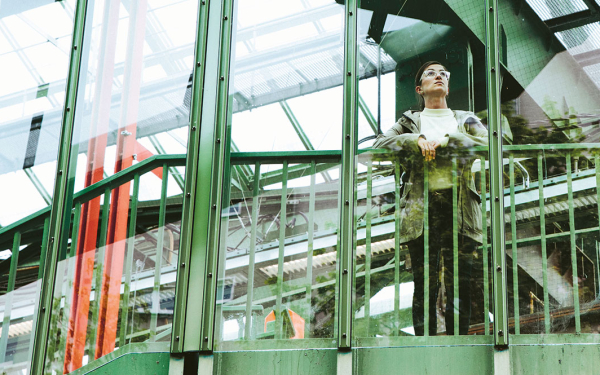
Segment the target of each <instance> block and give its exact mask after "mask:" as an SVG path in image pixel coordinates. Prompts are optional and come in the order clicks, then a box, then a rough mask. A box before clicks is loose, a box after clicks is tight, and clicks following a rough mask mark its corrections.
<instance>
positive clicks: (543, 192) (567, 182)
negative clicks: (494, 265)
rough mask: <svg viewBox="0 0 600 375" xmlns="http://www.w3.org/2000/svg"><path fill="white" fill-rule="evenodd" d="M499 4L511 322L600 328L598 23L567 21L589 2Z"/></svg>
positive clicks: (536, 327)
mask: <svg viewBox="0 0 600 375" xmlns="http://www.w3.org/2000/svg"><path fill="white" fill-rule="evenodd" d="M500 5H501V9H500V13H499V17H500V22H501V23H502V25H503V35H502V37H503V40H504V45H505V49H504V52H503V54H502V58H503V64H504V66H505V67H506V69H505V70H503V87H502V98H501V99H502V115H503V131H504V151H505V152H504V155H505V160H504V163H505V167H504V172H505V186H504V187H505V196H504V205H505V209H506V211H505V220H506V227H505V232H506V233H507V243H506V252H507V262H508V266H509V269H508V276H509V277H508V289H509V295H508V300H509V312H510V320H509V324H510V329H511V332H513V333H514V334H516V335H517V336H516V337H518V335H524V334H559V333H560V334H567V333H599V332H600V320H599V316H598V313H597V311H599V310H598V308H599V305H598V297H599V295H600V294H599V293H600V289H599V287H598V285H599V282H598V280H599V276H600V274H599V273H598V266H599V263H598V262H599V257H598V254H599V253H598V239H599V238H598V231H597V227H598V210H597V204H598V203H597V202H598V181H599V180H597V175H598V169H597V166H598V164H597V162H598V156H597V155H598V140H599V138H598V132H597V131H596V130H594V129H595V127H596V125H594V124H597V122H598V118H599V117H600V110H599V106H598V103H599V102H600V91H599V87H600V85H599V83H600V81H599V80H598V78H599V76H598V74H597V73H598V66H599V65H598V61H597V59H596V58H595V56H596V55H597V54H598V51H599V49H600V43H599V40H600V29H599V27H598V24H597V23H586V22H582V23H579V24H577V25H574V24H568V25H563V26H562V27H561V26H560V18H561V17H563V16H565V15H572V14H574V13H576V12H577V11H579V10H581V9H587V7H588V4H584V3H583V2H580V1H568V2H564V4H562V3H561V4H560V6H558V2H556V1H546V2H535V4H533V3H532V8H533V11H531V12H527V13H525V14H523V15H521V16H519V17H516V16H515V15H514V11H512V10H511V6H510V4H509V2H508V1H500ZM589 5H590V6H591V4H589ZM594 5H595V4H594ZM540 20H543V21H544V22H545V23H546V25H547V26H548V28H547V29H544V30H541V29H540V30H537V29H536V28H535V26H534V25H535V24H536V23H537V22H540ZM533 30H536V31H533ZM543 38H547V41H548V42H546V43H544V42H542V39H543ZM525 41H527V42H526V43H525ZM525 56H526V57H525ZM578 340H582V338H579V339H578ZM583 340H584V339H583Z"/></svg>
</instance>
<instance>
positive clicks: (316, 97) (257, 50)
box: [215, 0, 344, 350]
mask: <svg viewBox="0 0 600 375" xmlns="http://www.w3.org/2000/svg"><path fill="white" fill-rule="evenodd" d="M235 6H236V8H235V13H234V22H235V23H234V24H235V25H236V28H235V31H234V35H233V50H234V53H233V56H235V57H233V61H232V74H233V82H232V83H231V86H230V87H231V89H230V107H229V109H230V111H231V112H233V114H232V124H231V128H230V129H231V139H232V143H231V151H232V154H231V160H230V163H229V164H230V170H229V171H227V173H226V176H227V178H228V179H229V180H230V184H228V185H227V186H226V188H225V191H224V193H223V199H224V200H225V203H224V204H223V205H224V207H226V208H225V209H224V211H223V224H222V229H221V230H222V240H221V247H220V255H219V257H220V258H219V271H220V275H219V288H218V301H217V325H216V333H215V336H216V338H217V349H218V350H236V349H237V350H239V349H255V348H257V347H261V348H262V347H264V348H267V347H270V348H281V347H282V346H281V345H284V347H290V348H294V347H295V348H297V347H335V345H336V341H335V339H334V337H335V332H334V330H335V325H336V324H335V322H336V311H337V304H336V298H335V294H336V288H337V286H336V259H337V255H338V254H337V237H338V221H339V210H338V192H339V178H340V168H339V162H340V157H341V153H340V151H339V150H340V148H341V139H342V138H341V129H342V100H343V95H342V94H343V93H342V82H343V75H342V71H343V51H344V49H343V30H344V28H343V20H344V18H343V13H344V7H343V6H342V5H340V4H337V3H335V2H334V1H331V0H324V1H303V0H295V1H287V2H283V3H282V2H276V1H267V0H264V1H259V2H257V1H245V0H240V1H236V2H235ZM313 150H322V151H327V152H313ZM240 151H241V152H240ZM249 151H252V153H251V154H250V153H244V152H249ZM300 339H302V340H300ZM243 341H252V344H250V345H244V344H243Z"/></svg>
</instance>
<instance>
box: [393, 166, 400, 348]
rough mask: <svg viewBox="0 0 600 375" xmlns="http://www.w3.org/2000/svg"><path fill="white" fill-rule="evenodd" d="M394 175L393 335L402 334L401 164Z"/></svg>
mask: <svg viewBox="0 0 600 375" xmlns="http://www.w3.org/2000/svg"><path fill="white" fill-rule="evenodd" d="M394 173H395V175H396V179H397V182H396V183H395V184H394V185H395V191H394V193H395V199H394V321H395V322H396V326H395V327H394V328H393V331H392V335H394V336H397V335H399V334H400V324H399V322H400V198H401V197H400V181H401V177H400V163H398V162H395V163H394Z"/></svg>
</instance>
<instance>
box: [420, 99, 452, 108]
mask: <svg viewBox="0 0 600 375" xmlns="http://www.w3.org/2000/svg"><path fill="white" fill-rule="evenodd" d="M425 108H429V109H448V103H446V97H445V96H444V97H434V98H431V97H427V98H425Z"/></svg>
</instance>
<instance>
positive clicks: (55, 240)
mask: <svg viewBox="0 0 600 375" xmlns="http://www.w3.org/2000/svg"><path fill="white" fill-rule="evenodd" d="M86 8H87V0H81V1H78V2H77V7H76V9H75V20H74V26H73V40H72V46H71V57H70V62H69V75H68V78H67V86H66V99H65V108H64V110H63V116H62V124H61V125H62V127H61V132H60V136H59V145H58V157H57V163H56V179H55V181H54V194H53V199H52V209H51V213H50V224H49V232H48V233H49V234H50V239H49V241H48V245H47V248H46V251H45V259H44V270H43V274H42V290H41V293H40V303H39V309H38V311H36V312H35V314H37V317H36V319H35V321H36V322H37V324H36V326H35V327H34V329H33V332H34V334H35V335H34V338H33V340H34V344H33V351H32V355H31V373H32V374H41V373H43V370H44V359H45V357H46V342H47V340H48V330H49V327H50V311H51V307H52V295H53V290H54V280H55V279H56V267H57V263H58V254H59V250H60V248H61V244H63V243H66V241H67V238H63V237H65V236H64V235H61V234H63V233H66V231H65V232H63V231H62V226H63V220H65V219H67V221H68V218H70V217H71V207H70V205H68V204H66V202H67V198H68V191H67V186H68V180H67V176H68V171H69V166H70V160H71V139H72V135H73V124H74V121H73V119H74V114H75V99H76V95H77V84H78V81H79V70H80V66H79V63H80V60H81V51H82V48H80V47H81V45H82V41H83V28H84V22H85V11H86Z"/></svg>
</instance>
